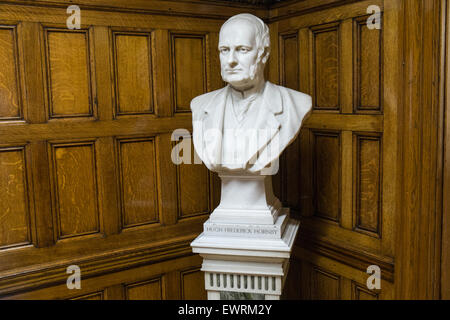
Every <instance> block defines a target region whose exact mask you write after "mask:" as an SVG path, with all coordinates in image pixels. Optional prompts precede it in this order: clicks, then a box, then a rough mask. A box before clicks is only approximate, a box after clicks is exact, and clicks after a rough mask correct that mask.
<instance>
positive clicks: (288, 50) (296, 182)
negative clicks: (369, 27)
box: [278, 31, 300, 211]
mask: <svg viewBox="0 0 450 320" xmlns="http://www.w3.org/2000/svg"><path fill="white" fill-rule="evenodd" d="M298 47H299V45H298V31H292V32H289V33H284V34H281V35H280V36H279V46H278V48H279V61H280V62H279V63H280V67H279V69H280V80H279V81H280V83H281V85H283V86H285V87H288V88H291V89H294V90H298V89H299V68H300V65H299V48H298ZM299 160H300V137H299V136H298V137H297V139H296V140H295V141H294V142H293V143H292V144H291V145H289V146H288V147H287V148H286V150H285V151H284V152H283V155H282V157H281V159H280V163H281V167H282V169H281V178H282V180H283V181H284V183H283V184H282V189H281V190H282V192H281V193H282V200H283V202H284V204H285V205H287V206H289V207H290V208H291V209H293V210H294V211H300V206H299V202H300V197H299V196H300V161H299Z"/></svg>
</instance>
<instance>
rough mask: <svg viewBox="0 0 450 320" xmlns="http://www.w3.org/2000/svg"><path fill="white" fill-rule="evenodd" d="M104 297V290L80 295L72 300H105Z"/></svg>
mask: <svg viewBox="0 0 450 320" xmlns="http://www.w3.org/2000/svg"><path fill="white" fill-rule="evenodd" d="M103 299H104V296H103V291H100V292H94V293H89V294H85V295H82V296H78V297H75V298H72V299H70V300H103Z"/></svg>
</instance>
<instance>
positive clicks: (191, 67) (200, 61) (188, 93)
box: [170, 33, 207, 112]
mask: <svg viewBox="0 0 450 320" xmlns="http://www.w3.org/2000/svg"><path fill="white" fill-rule="evenodd" d="M170 37H171V44H172V75H173V92H174V98H175V99H174V101H175V112H189V111H190V103H191V100H192V99H193V98H195V97H196V96H198V95H201V94H202V93H205V92H206V87H207V85H206V84H207V81H206V35H204V34H180V33H172V34H171V35H170Z"/></svg>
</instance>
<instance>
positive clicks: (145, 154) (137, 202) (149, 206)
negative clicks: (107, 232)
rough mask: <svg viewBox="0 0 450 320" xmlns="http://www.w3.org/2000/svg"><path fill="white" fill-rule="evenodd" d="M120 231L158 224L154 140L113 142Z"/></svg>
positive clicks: (119, 139) (129, 139)
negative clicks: (115, 149) (118, 195)
mask: <svg viewBox="0 0 450 320" xmlns="http://www.w3.org/2000/svg"><path fill="white" fill-rule="evenodd" d="M116 143H117V157H118V166H119V181H120V199H121V205H120V208H121V226H122V229H126V228H132V227H136V226H143V225H151V224H155V223H159V222H160V213H159V205H158V196H157V186H158V181H157V177H158V175H157V160H156V159H157V154H156V146H155V137H141V138H137V137H136V138H134V137H133V138H126V137H123V138H122V137H120V138H117V140H116Z"/></svg>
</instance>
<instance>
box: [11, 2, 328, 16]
mask: <svg viewBox="0 0 450 320" xmlns="http://www.w3.org/2000/svg"><path fill="white" fill-rule="evenodd" d="M328 1H330V0H328ZM331 1H336V0H331ZM15 2H16V3H17V4H21V5H29V2H27V1H26V0H25V1H24V0H18V1H15ZM35 4H36V5H39V6H42V7H46V8H50V9H52V10H56V9H60V8H63V9H64V10H65V9H66V8H67V7H68V6H70V5H72V4H73V3H72V2H71V1H70V0H58V1H48V0H39V1H36V2H35ZM77 4H78V5H79V6H80V7H81V8H82V9H83V10H99V11H106V12H111V11H113V12H114V11H119V12H125V13H141V14H153V15H156V16H157V15H161V16H162V17H169V18H171V16H177V17H184V18H185V17H188V18H196V19H199V18H202V19H211V20H212V19H221V20H223V19H226V18H227V17H231V16H232V15H235V14H238V13H242V11H245V12H249V13H253V14H255V15H257V16H258V17H261V18H267V17H268V16H269V12H268V10H267V8H266V7H264V6H254V5H251V4H245V3H237V2H215V3H211V2H209V1H207V3H206V5H205V2H204V1H201V2H184V1H181V2H180V1H175V0H172V1H166V0H156V1H154V0H152V1H150V2H149V1H146V0H132V1H117V0H116V1H115V2H113V3H111V2H110V1H107V0H101V1H98V0H82V1H79V2H78V3H77ZM309 5H310V6H311V3H309ZM61 10H62V9H61Z"/></svg>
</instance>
